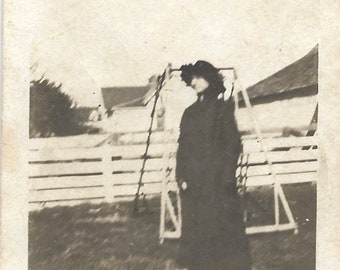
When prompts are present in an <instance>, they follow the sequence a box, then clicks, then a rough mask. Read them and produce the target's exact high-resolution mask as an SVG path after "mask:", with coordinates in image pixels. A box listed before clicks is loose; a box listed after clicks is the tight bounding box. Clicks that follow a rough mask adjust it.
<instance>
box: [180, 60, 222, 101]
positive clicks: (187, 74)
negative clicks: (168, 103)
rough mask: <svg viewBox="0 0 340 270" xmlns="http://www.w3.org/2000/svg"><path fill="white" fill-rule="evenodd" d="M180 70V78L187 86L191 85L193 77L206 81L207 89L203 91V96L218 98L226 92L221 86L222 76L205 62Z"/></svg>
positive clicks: (182, 67) (183, 67) (200, 61)
mask: <svg viewBox="0 0 340 270" xmlns="http://www.w3.org/2000/svg"><path fill="white" fill-rule="evenodd" d="M180 70H181V71H182V73H181V78H182V80H183V81H184V82H185V83H186V85H188V86H189V85H190V84H191V81H192V78H193V77H194V76H198V77H202V78H204V79H205V80H207V82H208V83H209V87H208V89H207V90H206V91H204V92H205V93H203V95H212V96H218V95H219V94H220V93H224V92H225V90H226V89H225V87H224V85H223V75H222V74H220V73H219V71H218V69H217V68H215V67H214V66H213V65H212V64H210V63H209V62H207V61H202V60H199V61H197V62H196V63H195V64H194V65H193V64H189V65H183V66H181V68H180Z"/></svg>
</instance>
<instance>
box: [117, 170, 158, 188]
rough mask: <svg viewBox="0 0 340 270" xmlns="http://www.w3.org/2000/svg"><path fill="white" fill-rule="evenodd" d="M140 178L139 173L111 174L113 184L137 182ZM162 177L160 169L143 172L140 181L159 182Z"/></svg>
mask: <svg viewBox="0 0 340 270" xmlns="http://www.w3.org/2000/svg"><path fill="white" fill-rule="evenodd" d="M139 178H140V173H120V174H113V175H112V181H113V183H114V184H115V185H119V184H137V183H138V181H139ZM163 178H164V174H163V172H161V171H158V172H144V174H143V178H142V181H143V183H150V182H161V181H162V179H163Z"/></svg>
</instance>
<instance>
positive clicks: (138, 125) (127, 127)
mask: <svg viewBox="0 0 340 270" xmlns="http://www.w3.org/2000/svg"><path fill="white" fill-rule="evenodd" d="M153 101H154V100H153V99H152V100H151V101H150V102H149V103H148V104H147V105H146V106H144V107H142V106H140V107H124V108H119V109H115V110H114V111H113V114H112V116H110V117H109V118H107V119H105V120H104V121H102V122H103V123H102V128H103V129H104V130H105V131H108V132H138V131H147V130H148V129H149V127H150V122H151V111H152V108H153ZM160 107H161V104H160V105H159V106H157V111H156V114H155V118H154V122H153V130H155V129H158V128H161V127H162V121H160V120H159V117H160V110H161V108H160Z"/></svg>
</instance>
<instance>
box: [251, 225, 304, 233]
mask: <svg viewBox="0 0 340 270" xmlns="http://www.w3.org/2000/svg"><path fill="white" fill-rule="evenodd" d="M294 229H297V225H296V224H290V223H286V224H279V225H265V226H254V227H248V228H246V234H256V233H267V232H277V231H286V230H294Z"/></svg>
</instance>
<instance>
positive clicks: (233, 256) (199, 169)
mask: <svg viewBox="0 0 340 270" xmlns="http://www.w3.org/2000/svg"><path fill="white" fill-rule="evenodd" d="M181 71H182V74H181V77H182V80H183V81H184V82H185V83H186V84H187V85H188V86H191V87H192V88H193V89H194V90H195V91H196V93H197V101H196V102H195V103H194V104H192V105H191V106H189V107H188V108H187V109H186V110H185V112H184V114H183V116H182V120H181V125H180V137H179V147H178V152H177V166H176V178H177V182H178V185H179V187H180V192H181V198H182V235H181V239H180V248H179V254H178V260H177V263H178V265H179V267H182V268H185V269H190V270H215V269H216V270H217V269H218V270H219V269H221V270H226V269H231V270H246V269H247V270H249V269H251V266H250V265H251V259H250V254H249V248H248V243H247V238H246V236H245V228H244V224H243V217H242V209H241V204H240V201H239V198H238V194H237V188H236V180H235V172H236V168H237V160H238V156H239V154H240V149H241V143H240V135H239V132H238V130H237V126H236V122H235V117H234V104H233V102H232V101H231V100H230V99H229V100H228V101H224V99H223V98H221V96H222V97H223V95H221V94H223V93H224V91H225V87H224V85H223V77H222V75H221V74H219V72H218V70H217V69H216V68H215V67H214V66H213V65H211V64H210V63H208V62H205V61H197V62H196V63H195V64H194V65H192V64H190V65H184V66H182V67H181Z"/></svg>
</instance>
